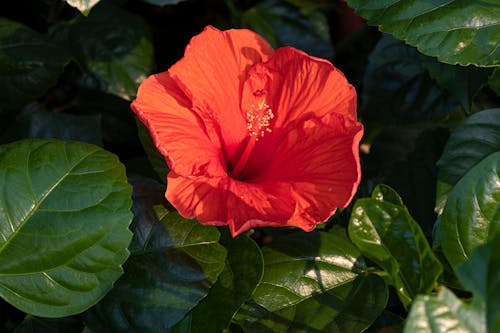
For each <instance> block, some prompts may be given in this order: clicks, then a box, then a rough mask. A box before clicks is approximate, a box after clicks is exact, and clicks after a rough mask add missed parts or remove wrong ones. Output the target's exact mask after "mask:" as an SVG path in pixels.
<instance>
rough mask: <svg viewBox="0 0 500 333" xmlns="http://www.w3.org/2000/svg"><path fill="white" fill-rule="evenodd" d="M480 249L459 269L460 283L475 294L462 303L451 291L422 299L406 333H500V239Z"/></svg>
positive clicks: (411, 314)
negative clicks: (499, 332)
mask: <svg viewBox="0 0 500 333" xmlns="http://www.w3.org/2000/svg"><path fill="white" fill-rule="evenodd" d="M499 235H500V234H499ZM499 235H497V237H495V238H493V239H492V241H491V242H490V243H488V244H486V245H483V246H480V247H477V248H476V249H475V250H474V251H473V253H472V256H471V258H470V260H469V261H466V262H465V263H463V264H462V265H459V266H458V267H456V273H457V276H458V278H459V280H460V282H461V283H462V284H463V285H464V287H466V289H468V290H469V291H471V292H472V293H473V297H472V299H471V300H467V301H466V302H462V301H461V300H459V299H458V298H457V297H455V295H453V293H452V292H451V291H449V290H448V289H447V288H445V287H442V289H441V290H440V292H439V293H438V294H437V295H432V296H427V295H426V296H423V295H421V296H418V297H417V299H416V300H415V302H414V303H413V305H412V308H411V311H410V314H409V316H408V319H407V322H406V326H405V330H404V332H405V333H415V332H416V333H418V332H422V333H423V332H425V333H428V332H431V333H441V332H442V333H444V332H446V333H454V332H471V333H483V332H498V331H499V330H500V316H498V314H499V313H500V312H499V311H500V269H499V267H500V237H498V236H499Z"/></svg>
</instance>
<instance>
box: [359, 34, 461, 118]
mask: <svg viewBox="0 0 500 333" xmlns="http://www.w3.org/2000/svg"><path fill="white" fill-rule="evenodd" d="M424 64H425V65H426V66H427V67H426V66H424ZM431 64H437V61H436V60H435V59H432V58H429V57H426V56H423V55H421V54H420V53H419V52H418V51H417V50H416V49H415V48H413V47H411V46H408V45H406V44H405V43H404V42H402V41H400V40H397V39H395V38H393V37H391V36H389V35H384V36H383V37H382V38H381V39H380V41H379V42H378V44H377V46H376V47H375V49H374V50H373V51H372V53H371V54H370V56H369V62H368V66H367V68H366V71H365V76H364V90H363V109H362V111H363V112H364V118H366V119H367V120H371V121H378V122H381V123H384V124H394V123H396V124H403V123H414V122H420V121H426V120H433V119H442V118H444V117H446V116H449V115H450V114H454V113H461V107H460V104H459V103H458V102H457V101H456V100H455V98H453V96H452V95H450V93H449V92H448V91H446V90H445V89H442V88H441V86H440V85H439V84H438V83H437V82H436V81H434V80H433V79H432V78H431V76H430V74H429V70H428V67H429V66H430V65H431ZM443 66H444V67H445V70H444V71H445V72H448V73H453V74H452V76H456V77H460V79H463V80H465V82H464V83H462V84H463V85H464V86H465V88H467V89H468V87H469V84H468V81H467V80H466V79H467V77H463V72H464V71H465V70H464V69H456V68H455V67H454V66H449V65H446V66H445V65H443ZM465 72H466V71H465ZM387 96H391V98H387Z"/></svg>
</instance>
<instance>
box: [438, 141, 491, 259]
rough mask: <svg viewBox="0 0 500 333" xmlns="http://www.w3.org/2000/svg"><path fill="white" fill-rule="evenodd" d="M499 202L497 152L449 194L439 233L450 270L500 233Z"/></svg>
mask: <svg viewBox="0 0 500 333" xmlns="http://www.w3.org/2000/svg"><path fill="white" fill-rule="evenodd" d="M498 134H500V132H498ZM499 138H500V136H499ZM499 203H500V150H499V151H497V152H495V153H493V154H490V155H488V156H487V157H486V158H484V159H483V160H482V161H481V162H479V164H477V165H475V166H474V167H473V168H471V169H469V170H468V172H467V173H466V174H465V175H464V176H463V177H462V178H461V179H460V180H459V181H458V182H457V183H456V184H455V186H454V187H453V189H452V190H451V192H450V193H449V195H448V199H447V201H446V205H445V206H444V209H443V213H442V215H441V217H440V224H439V227H440V233H439V234H440V237H441V247H442V249H443V253H444V255H445V256H446V259H448V261H449V262H450V264H451V265H452V266H453V267H455V266H456V265H458V264H460V263H462V262H464V261H466V260H467V259H468V258H469V257H470V255H471V253H472V250H473V249H474V248H475V247H477V246H479V245H482V244H485V243H486V242H487V241H488V240H490V239H491V238H492V237H493V236H494V234H495V233H496V232H499V231H500V209H499Z"/></svg>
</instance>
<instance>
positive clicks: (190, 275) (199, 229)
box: [85, 179, 226, 332]
mask: <svg viewBox="0 0 500 333" xmlns="http://www.w3.org/2000/svg"><path fill="white" fill-rule="evenodd" d="M133 185H134V196H133V199H134V207H133V210H134V214H135V219H134V222H133V224H132V226H131V229H132V231H133V232H134V239H133V241H132V243H131V245H130V251H131V256H130V258H129V260H128V261H127V263H126V265H125V266H124V270H125V274H124V275H123V276H122V278H121V279H120V280H119V281H118V282H117V283H116V284H115V287H114V288H113V290H112V291H111V292H110V293H109V294H108V295H107V296H106V297H105V298H104V299H103V300H102V301H101V302H99V303H98V304H97V305H96V306H95V307H93V308H92V309H90V310H89V311H87V314H86V321H85V323H86V325H87V326H88V327H89V328H90V329H91V330H93V331H96V332H124V331H126V332H165V331H166V330H168V329H170V328H171V327H173V326H174V325H175V324H176V323H177V322H179V321H180V320H181V319H182V318H183V317H184V316H185V315H186V314H187V313H188V312H189V311H190V310H191V309H193V308H194V307H195V306H196V304H197V303H198V302H199V301H200V300H201V299H203V298H204V297H206V296H207V294H208V291H209V290H210V288H211V287H212V286H213V285H214V283H215V282H216V280H217V277H218V276H219V274H220V273H221V272H222V270H223V269H224V264H225V258H226V250H225V249H224V248H223V247H222V246H221V245H220V244H219V243H218V240H219V232H218V231H217V229H216V228H215V227H210V226H202V225H200V224H199V223H198V222H196V221H193V220H186V219H184V218H182V217H181V216H180V215H179V214H178V213H177V212H175V211H173V210H172V211H170V210H167V209H166V208H164V207H163V206H162V205H159V206H155V209H153V206H154V205H157V204H162V203H163V204H164V198H163V195H164V194H163V193H164V190H163V187H162V186H161V185H159V184H158V183H157V182H154V181H152V180H141V179H139V180H133Z"/></svg>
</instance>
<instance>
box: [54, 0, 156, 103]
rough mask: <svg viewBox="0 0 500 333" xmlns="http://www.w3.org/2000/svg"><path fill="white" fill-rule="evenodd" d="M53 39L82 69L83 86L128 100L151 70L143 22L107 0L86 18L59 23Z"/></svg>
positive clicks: (146, 30) (147, 28)
mask: <svg viewBox="0 0 500 333" xmlns="http://www.w3.org/2000/svg"><path fill="white" fill-rule="evenodd" d="M52 35H53V39H54V40H58V41H59V42H60V43H62V44H64V45H65V46H66V48H67V49H68V51H70V52H71V53H72V55H73V56H74V57H75V58H76V60H77V61H78V63H79V65H80V67H81V69H82V70H83V77H82V78H81V82H80V83H81V84H82V85H83V86H85V87H87V88H95V89H100V90H102V91H104V92H107V93H110V94H114V95H117V96H120V97H122V98H125V99H128V100H130V99H132V98H133V97H134V96H135V94H136V92H137V88H138V87H139V84H140V83H141V82H142V81H143V80H144V79H145V78H146V77H147V76H148V75H149V74H150V73H151V71H152V69H153V46H152V43H151V36H150V31H149V27H148V25H147V23H146V22H145V21H144V20H143V19H142V18H141V17H139V16H136V15H134V14H132V13H130V12H127V11H124V10H122V9H120V8H118V7H116V6H114V5H111V4H110V3H108V2H101V3H99V4H98V5H96V6H95V7H94V8H93V9H92V11H91V12H90V14H89V16H88V17H84V16H80V17H78V18H76V19H75V20H73V21H71V22H69V23H66V24H63V25H61V26H59V27H58V28H57V29H56V30H55V31H54V32H53V34H52Z"/></svg>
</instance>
